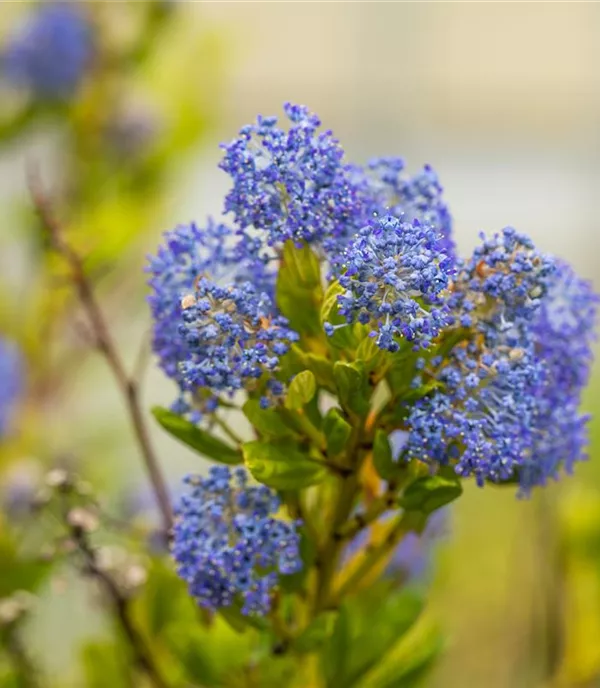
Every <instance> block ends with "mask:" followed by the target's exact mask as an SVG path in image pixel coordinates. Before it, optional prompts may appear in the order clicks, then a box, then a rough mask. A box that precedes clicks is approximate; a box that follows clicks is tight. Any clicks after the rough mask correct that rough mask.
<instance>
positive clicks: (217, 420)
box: [212, 413, 244, 445]
mask: <svg viewBox="0 0 600 688" xmlns="http://www.w3.org/2000/svg"><path fill="white" fill-rule="evenodd" d="M212 420H213V421H214V423H215V424H216V425H218V426H219V427H220V428H221V430H223V432H224V433H225V434H226V435H227V437H229V439H230V440H232V441H233V442H235V444H237V445H240V444H242V443H243V442H244V440H243V439H242V438H241V437H240V436H239V435H238V434H237V433H236V432H235V431H234V430H233V428H232V427H231V426H230V425H229V424H228V423H227V422H225V421H224V420H223V419H222V418H219V416H217V414H216V413H215V414H214V415H213V416H212Z"/></svg>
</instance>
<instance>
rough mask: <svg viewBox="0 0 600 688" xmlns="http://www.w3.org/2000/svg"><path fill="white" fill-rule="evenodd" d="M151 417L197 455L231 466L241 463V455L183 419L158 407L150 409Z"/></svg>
mask: <svg viewBox="0 0 600 688" xmlns="http://www.w3.org/2000/svg"><path fill="white" fill-rule="evenodd" d="M152 415H153V416H154V417H155V418H156V420H157V421H158V422H159V423H160V425H161V426H162V427H163V428H164V429H165V430H166V431H167V432H168V433H169V434H170V435H173V437H175V438H177V439H178V440H179V441H180V442H183V443H184V444H187V445H188V447H191V448H192V449H194V450H195V451H197V452H198V453H199V454H202V455H203V456H207V457H208V458H210V459H214V460H215V461H218V462H219V463H225V464H227V465H229V466H233V465H235V464H238V463H242V454H241V452H240V451H238V450H237V449H234V448H233V447H231V446H230V445H228V444H226V443H225V442H223V441H222V440H220V439H218V438H217V437H215V436H214V435H211V434H210V433H209V432H207V431H206V430H202V429H200V428H199V427H197V426H196V425H194V424H193V423H190V422H189V421H187V420H186V419H185V418H182V417H181V416H178V415H177V414H176V413H173V412H172V411H169V410H168V409H165V408H162V407H160V406H155V407H154V408H153V409H152Z"/></svg>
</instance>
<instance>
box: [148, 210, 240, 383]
mask: <svg viewBox="0 0 600 688" xmlns="http://www.w3.org/2000/svg"><path fill="white" fill-rule="evenodd" d="M231 234H232V233H231V230H230V229H229V228H228V227H227V226H226V225H223V224H219V223H216V222H213V221H209V222H208V224H207V225H206V227H199V226H198V225H197V224H196V223H194V222H192V223H191V224H188V225H179V226H178V227H176V228H175V229H174V230H172V231H171V232H167V233H166V234H165V237H164V243H163V245H161V246H160V247H159V249H158V252H157V254H156V256H150V258H149V263H148V266H147V267H146V272H148V273H150V276H151V277H150V280H149V282H148V284H149V285H150V288H151V290H152V293H151V294H150V296H149V297H148V301H149V303H150V309H151V311H152V317H153V320H154V328H153V349H154V352H155V353H156V354H157V356H158V359H159V361H160V365H161V367H162V369H163V370H164V371H165V373H166V374H167V375H168V376H169V377H171V378H174V379H175V380H177V381H178V382H180V383H182V382H183V380H182V378H181V376H180V372H179V363H180V362H181V361H185V360H186V359H187V358H188V357H189V355H190V347H189V345H188V344H187V340H186V337H185V333H181V332H180V325H181V322H182V313H183V309H182V307H181V301H182V299H183V297H184V296H187V295H188V294H190V292H193V291H194V287H195V284H196V280H197V279H198V278H199V277H200V276H201V275H203V274H210V275H211V276H212V277H214V278H217V279H218V277H219V276H226V275H228V274H229V273H230V272H231V271H232V270H233V267H232V265H233V262H234V260H233V255H232V252H231V249H230V248H229V246H228V240H229V239H230V238H231Z"/></svg>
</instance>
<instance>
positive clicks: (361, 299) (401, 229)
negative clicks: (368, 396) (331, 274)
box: [326, 215, 454, 352]
mask: <svg viewBox="0 0 600 688" xmlns="http://www.w3.org/2000/svg"><path fill="white" fill-rule="evenodd" d="M453 271H454V267H453V261H451V260H450V259H449V258H448V257H447V256H446V254H445V253H444V250H443V248H442V246H441V244H440V234H439V232H438V231H437V230H435V229H434V228H433V227H430V226H427V225H422V224H420V223H419V221H418V220H414V221H413V222H410V223H404V222H401V221H400V220H398V219H397V218H395V217H393V216H391V215H386V216H385V217H382V218H379V219H378V220H376V221H373V222H372V223H371V224H369V225H367V226H366V227H364V228H363V229H361V230H360V231H359V232H358V234H357V235H356V237H355V238H354V239H353V240H352V241H351V243H350V245H349V246H348V249H347V250H346V253H345V255H344V258H343V272H342V273H341V274H340V276H339V278H338V279H339V282H340V284H341V286H342V287H344V289H345V290H346V291H345V292H344V293H343V294H340V296H339V297H338V310H339V313H340V315H342V316H343V317H344V318H345V319H346V322H347V323H353V322H360V323H362V324H363V325H370V326H371V327H372V333H371V336H373V337H376V341H377V345H378V346H379V347H380V348H381V349H386V350H388V351H392V352H394V351H397V350H398V349H399V348H400V346H399V342H398V340H399V339H400V338H404V339H406V340H407V341H410V342H415V345H416V346H417V348H418V347H419V346H422V347H424V348H426V347H427V346H428V345H429V343H430V342H431V340H432V339H433V338H435V337H436V336H437V335H438V334H439V332H440V330H441V328H443V327H444V326H445V325H448V324H449V322H450V320H449V317H448V306H447V305H446V303H445V300H444V299H443V298H442V292H443V291H444V290H445V289H446V288H447V287H448V284H449V277H450V275H451V274H452V273H453ZM337 327H340V326H339V325H338V326H337ZM342 327H343V325H342ZM335 329H336V327H335V326H332V325H327V326H326V331H327V332H328V334H332V333H333V331H334V330H335Z"/></svg>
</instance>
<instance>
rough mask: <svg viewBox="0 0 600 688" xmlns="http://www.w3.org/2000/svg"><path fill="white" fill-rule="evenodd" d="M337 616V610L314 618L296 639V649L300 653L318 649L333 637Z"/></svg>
mask: <svg viewBox="0 0 600 688" xmlns="http://www.w3.org/2000/svg"><path fill="white" fill-rule="evenodd" d="M336 616H337V613H336V612H324V613H322V614H320V615H319V616H317V618H316V619H313V620H312V621H311V623H310V624H309V625H308V626H307V628H305V629H304V631H303V632H302V633H301V634H300V635H299V636H298V637H297V638H296V640H295V641H294V650H295V651H296V652H299V653H300V654H305V653H309V652H314V651H315V650H318V649H319V648H320V647H321V646H322V645H323V643H325V641H326V640H327V639H328V638H329V637H331V633H332V631H333V627H334V623H335V619H336Z"/></svg>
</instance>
